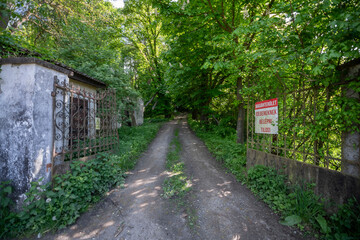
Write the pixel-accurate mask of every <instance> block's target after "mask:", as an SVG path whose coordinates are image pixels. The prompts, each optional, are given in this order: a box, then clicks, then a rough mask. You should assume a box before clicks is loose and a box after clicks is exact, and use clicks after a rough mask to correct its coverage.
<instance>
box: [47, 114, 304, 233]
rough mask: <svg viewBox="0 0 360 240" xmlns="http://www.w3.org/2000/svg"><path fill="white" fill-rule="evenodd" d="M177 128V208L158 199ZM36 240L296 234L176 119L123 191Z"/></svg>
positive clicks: (145, 157) (114, 191)
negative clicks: (181, 168) (184, 191)
mask: <svg viewBox="0 0 360 240" xmlns="http://www.w3.org/2000/svg"><path fill="white" fill-rule="evenodd" d="M177 127H178V128H179V129H180V131H179V138H180V142H181V145H182V151H181V153H180V154H181V160H182V161H184V163H185V173H186V175H187V176H188V177H190V179H191V181H192V184H193V187H192V190H191V192H190V193H189V194H188V195H187V196H186V197H185V199H184V200H183V203H185V206H182V207H179V206H177V203H176V202H175V201H170V200H166V199H164V198H163V197H162V196H161V194H162V192H163V190H162V185H163V182H164V180H165V178H166V177H168V172H167V171H166V170H165V162H166V155H167V153H168V150H169V145H170V142H171V140H172V138H173V136H174V129H175V128H177ZM190 220H193V221H194V220H196V223H197V224H196V225H195V227H192V228H189V224H187V223H189V222H190ZM187 221H188V222H187ZM41 239H55V240H70V239H98V240H100V239H101V240H106V239H109V240H110V239H117V240H125V239H126V240H145V239H148V240H160V239H164V240H170V239H179V240H192V239H204V240H212V239H214V240H220V239H229V240H238V239H252V240H253V239H302V236H301V235H300V234H299V233H297V231H294V230H293V229H291V228H289V227H286V226H283V225H281V224H279V217H278V216H277V215H276V214H274V213H273V212H272V211H271V210H270V209H269V208H268V207H267V206H266V205H265V204H264V203H263V202H261V201H259V200H257V198H256V197H255V196H254V195H253V194H252V193H251V192H250V191H249V190H248V189H247V188H246V187H244V186H242V185H241V184H240V183H238V182H236V179H235V178H234V177H233V176H232V175H230V174H227V173H226V172H225V170H224V169H223V168H222V166H221V165H220V164H219V163H218V162H216V161H215V159H214V158H213V157H212V155H211V154H210V153H209V151H208V150H207V148H206V146H205V145H204V144H203V142H201V140H199V139H198V138H197V137H196V136H195V135H194V134H193V133H192V132H191V131H190V129H189V128H188V125H187V123H186V120H185V119H184V118H182V119H180V120H179V123H177V121H171V122H169V123H166V124H164V126H163V127H162V128H161V129H160V131H159V133H158V135H157V137H156V138H155V139H154V140H153V142H152V143H151V144H150V145H149V147H148V150H147V151H146V152H145V153H143V155H142V156H141V157H140V159H139V160H138V164H137V166H136V167H135V169H134V170H133V171H131V172H130V173H129V176H128V177H127V178H126V183H125V188H123V189H120V188H116V189H114V190H112V191H111V192H109V193H108V194H107V196H106V197H105V198H104V199H103V200H102V201H101V202H99V203H98V204H97V205H95V206H94V207H93V208H92V209H90V210H89V211H88V212H86V213H84V214H83V215H82V216H81V217H80V218H79V219H78V221H77V222H76V223H75V224H74V225H72V226H69V227H67V228H65V229H63V230H60V231H58V232H56V233H54V234H47V235H45V236H44V237H42V238H41Z"/></svg>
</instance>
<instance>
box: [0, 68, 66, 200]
mask: <svg viewBox="0 0 360 240" xmlns="http://www.w3.org/2000/svg"><path fill="white" fill-rule="evenodd" d="M1 69H2V71H1V72H0V77H1V79H2V81H1V82H0V84H1V86H0V88H1V93H0V181H1V180H2V181H4V180H11V181H12V185H13V186H14V188H15V192H14V194H15V195H16V196H20V197H19V198H18V199H19V200H21V198H23V197H24V195H23V194H24V193H25V192H26V191H27V190H28V189H29V187H30V182H31V181H37V180H39V179H40V178H42V183H46V182H49V181H50V180H51V166H49V165H48V164H51V153H52V138H53V136H52V134H53V126H52V122H53V121H52V106H53V104H52V96H51V92H52V91H53V84H54V76H58V78H59V79H67V76H66V75H65V74H63V73H60V72H57V71H54V70H52V69H48V68H45V67H42V66H40V65H37V64H23V65H17V64H16V65H15V64H5V65H2V66H1ZM47 165H48V166H47Z"/></svg>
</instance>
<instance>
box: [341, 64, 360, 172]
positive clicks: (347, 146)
mask: <svg viewBox="0 0 360 240" xmlns="http://www.w3.org/2000/svg"><path fill="white" fill-rule="evenodd" d="M345 71H347V72H346V73H345V76H346V78H350V79H352V78H358V77H359V76H360V64H357V65H355V66H351V67H349V68H347V69H345ZM344 95H345V97H347V98H353V99H355V100H357V101H360V95H359V92H356V91H354V90H353V89H350V88H346V89H344ZM358 116H359V118H360V113H358ZM357 127H358V128H357V129H358V131H356V132H344V133H343V134H342V143H341V155H342V159H344V160H345V161H344V162H343V163H342V165H341V172H342V173H345V174H348V175H351V176H354V177H360V132H359V126H357Z"/></svg>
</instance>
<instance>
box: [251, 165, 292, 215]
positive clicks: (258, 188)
mask: <svg viewBox="0 0 360 240" xmlns="http://www.w3.org/2000/svg"><path fill="white" fill-rule="evenodd" d="M285 180H286V178H285V176H284V175H281V174H278V173H277V172H276V170H275V169H271V168H268V167H265V166H262V165H258V166H255V167H254V168H251V169H249V171H248V177H247V187H248V188H249V189H250V190H251V191H252V192H253V193H255V194H256V195H258V196H259V197H260V198H261V199H262V200H263V201H264V202H266V203H267V204H269V205H270V207H271V208H272V209H274V210H276V211H280V212H285V214H286V213H288V211H289V209H291V202H290V201H289V198H288V193H289V189H288V187H287V185H286V184H285ZM289 215H290V214H289Z"/></svg>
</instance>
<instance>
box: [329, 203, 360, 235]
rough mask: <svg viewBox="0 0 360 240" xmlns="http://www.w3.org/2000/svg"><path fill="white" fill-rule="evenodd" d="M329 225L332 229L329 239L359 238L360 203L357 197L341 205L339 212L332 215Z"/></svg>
mask: <svg viewBox="0 0 360 240" xmlns="http://www.w3.org/2000/svg"><path fill="white" fill-rule="evenodd" d="M328 226H329V227H330V229H331V231H330V230H328V231H323V232H324V233H327V235H326V237H327V238H328V239H359V238H360V204H359V202H358V201H357V200H356V199H355V198H352V199H350V200H349V201H348V202H347V203H346V204H344V205H342V206H340V208H339V209H338V211H337V213H335V214H333V215H332V216H331V217H330V220H329V223H328Z"/></svg>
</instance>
